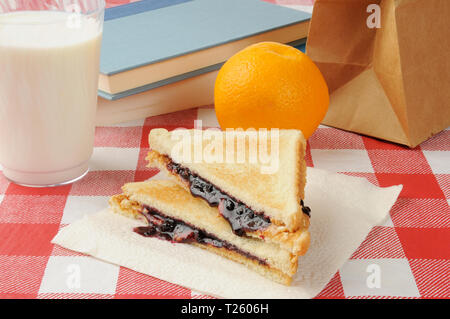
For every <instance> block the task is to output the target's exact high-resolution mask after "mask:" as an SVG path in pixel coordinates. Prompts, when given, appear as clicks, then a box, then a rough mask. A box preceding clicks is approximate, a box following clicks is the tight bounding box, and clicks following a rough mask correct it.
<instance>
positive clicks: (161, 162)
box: [146, 150, 310, 256]
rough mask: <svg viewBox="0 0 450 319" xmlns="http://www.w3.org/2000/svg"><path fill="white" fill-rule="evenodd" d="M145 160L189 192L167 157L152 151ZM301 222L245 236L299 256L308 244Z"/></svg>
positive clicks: (305, 222)
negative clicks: (288, 227)
mask: <svg viewBox="0 0 450 319" xmlns="http://www.w3.org/2000/svg"><path fill="white" fill-rule="evenodd" d="M146 159H147V160H148V161H149V166H153V167H157V168H158V169H160V170H163V171H165V172H166V173H167V175H169V176H170V177H171V178H172V179H173V180H174V181H175V182H177V183H178V184H179V185H180V186H182V187H183V188H184V189H186V191H188V192H190V190H189V183H188V182H187V181H186V180H184V179H182V178H181V177H180V176H179V175H178V174H176V173H173V172H172V171H170V170H168V169H167V164H168V163H169V162H170V160H169V159H168V157H167V156H163V155H161V154H159V153H158V152H156V151H153V150H152V151H150V152H149V153H148V155H147V158H146ZM302 222H303V224H302V225H301V227H299V228H298V229H297V231H295V232H291V231H289V229H287V228H286V227H284V226H282V225H276V224H272V225H270V226H269V227H268V228H265V229H263V230H260V231H255V232H248V233H247V235H248V236H251V237H254V238H262V239H264V241H266V242H273V243H276V244H279V245H280V246H281V247H283V249H286V250H289V251H290V252H291V253H292V254H294V255H297V256H301V255H304V254H305V253H306V251H307V250H308V247H309V243H310V235H309V231H308V227H309V218H303V220H302Z"/></svg>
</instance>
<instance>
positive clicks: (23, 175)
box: [0, 11, 101, 185]
mask: <svg viewBox="0 0 450 319" xmlns="http://www.w3.org/2000/svg"><path fill="white" fill-rule="evenodd" d="M68 18H69V20H68ZM6 23H8V24H6ZM24 23H27V24H24ZM100 43H101V25H100V23H99V22H97V21H95V20H94V19H87V18H85V17H81V18H78V20H77V19H73V18H72V17H69V14H68V13H63V12H50V11H35V12H31V11H28V12H19V13H9V14H3V15H1V14H0V163H1V165H2V166H3V173H4V174H5V176H6V177H8V178H9V179H11V180H13V181H15V182H18V183H21V184H28V185H49V184H58V183H63V182H67V181H70V180H72V179H75V178H78V177H80V176H81V175H83V174H84V173H85V172H86V171H87V169H88V160H89V158H90V156H91V154H92V149H93V141H94V119H95V113H96V102H97V83H98V73H99V55H100Z"/></svg>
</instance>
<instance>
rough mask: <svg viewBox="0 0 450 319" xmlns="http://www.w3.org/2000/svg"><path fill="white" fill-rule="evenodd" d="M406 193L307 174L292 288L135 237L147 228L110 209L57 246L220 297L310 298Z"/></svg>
mask: <svg viewBox="0 0 450 319" xmlns="http://www.w3.org/2000/svg"><path fill="white" fill-rule="evenodd" d="M401 189H402V186H401V185H398V186H392V187H388V188H379V187H376V186H374V185H372V184H371V183H369V182H368V181H367V180H366V179H363V178H357V177H350V176H346V175H342V174H334V173H329V172H326V171H323V170H319V169H314V168H308V182H307V186H306V196H305V199H306V200H305V202H306V204H307V205H308V206H310V207H311V209H312V212H311V228H310V231H311V246H310V248H309V250H308V252H307V254H306V255H305V256H303V257H300V259H299V271H298V273H297V274H296V276H295V278H294V281H293V283H292V286H290V287H286V286H283V285H280V284H277V283H274V282H272V281H270V280H268V279H265V278H263V277H261V276H259V275H258V274H256V273H254V272H252V271H250V270H248V269H247V268H246V267H244V266H242V265H240V264H237V263H234V262H232V261H229V260H227V259H225V258H222V257H220V256H217V255H215V254H212V253H209V252H207V251H205V250H203V249H201V248H197V247H193V246H191V245H188V244H174V243H170V242H167V241H163V240H159V239H155V238H146V237H142V236H140V235H138V234H136V233H135V232H133V227H135V226H137V225H140V224H141V222H139V221H136V220H132V219H129V218H126V217H123V216H120V215H117V214H113V213H111V212H110V211H108V210H107V209H105V210H104V211H101V212H99V213H96V214H93V215H89V216H85V217H84V218H83V219H81V220H79V221H77V222H74V223H73V224H71V225H68V226H66V227H64V228H63V229H61V230H60V232H59V233H58V234H57V235H56V237H55V238H54V239H53V241H52V243H55V244H58V245H60V246H62V247H65V248H68V249H71V250H75V251H78V252H81V253H85V254H88V255H92V256H94V257H96V258H99V259H102V260H105V261H108V262H111V263H114V264H118V265H122V266H125V267H128V268H131V269H133V270H136V271H138V272H142V273H145V274H149V275H151V276H154V277H157V278H160V279H163V280H166V281H169V282H172V283H175V284H178V285H182V286H185V287H189V288H191V289H194V290H197V291H201V292H204V293H206V294H209V295H213V296H217V297H224V298H312V297H314V296H316V295H317V294H318V293H319V292H320V291H321V290H322V289H323V288H324V286H325V285H326V284H327V283H328V282H329V281H330V279H331V278H332V276H333V275H334V274H335V273H336V271H337V270H338V269H339V268H340V267H341V266H342V265H343V264H344V263H345V261H346V260H347V259H348V258H349V257H350V256H351V254H352V253H353V252H354V251H355V250H356V249H357V248H358V246H359V245H360V244H361V242H362V241H363V240H364V238H365V237H366V236H367V234H368V233H369V231H370V229H371V228H372V227H373V226H375V225H377V224H380V223H382V222H383V220H384V219H385V218H386V216H387V215H388V213H389V210H390V209H391V207H392V205H394V203H395V201H396V199H397V197H398V195H399V193H400V191H401Z"/></svg>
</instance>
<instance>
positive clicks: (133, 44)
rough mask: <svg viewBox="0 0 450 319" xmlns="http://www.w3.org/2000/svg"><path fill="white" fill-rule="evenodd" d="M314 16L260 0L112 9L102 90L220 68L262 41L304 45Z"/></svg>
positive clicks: (156, 2)
mask: <svg viewBox="0 0 450 319" xmlns="http://www.w3.org/2000/svg"><path fill="white" fill-rule="evenodd" d="M309 19H310V14H309V13H306V12H302V11H297V10H293V9H289V8H285V7H281V6H278V5H273V4H270V3H266V2H263V1H261V0H143V1H140V2H135V3H131V4H128V5H124V6H120V7H115V8H110V9H107V10H106V13H105V25H104V32H103V42H102V53H101V62H100V73H101V74H100V81H99V95H100V96H101V97H103V98H106V99H109V100H116V99H119V98H123V97H127V96H130V95H133V94H137V93H142V92H145V91H148V90H151V89H154V88H158V87H161V86H164V85H167V84H171V83H174V82H177V81H182V80H185V79H188V78H191V77H194V76H198V75H201V74H205V73H207V72H212V71H215V70H218V69H219V68H220V66H221V65H222V64H223V63H224V62H225V61H226V60H227V59H228V58H229V57H230V56H231V55H233V54H234V53H236V52H237V51H239V50H241V49H242V48H244V47H246V46H248V45H250V44H252V43H256V42H261V41H277V42H282V43H289V44H292V45H300V44H301V43H302V42H304V41H305V40H304V39H305V37H306V35H307V32H308V27H309Z"/></svg>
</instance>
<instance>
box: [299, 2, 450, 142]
mask: <svg viewBox="0 0 450 319" xmlns="http://www.w3.org/2000/svg"><path fill="white" fill-rule="evenodd" d="M307 54H308V55H309V56H310V57H311V58H312V59H313V61H315V62H316V64H317V66H318V67H319V69H320V70H321V71H322V73H323V75H324V77H325V79H326V81H327V83H328V86H329V89H330V106H329V110H328V113H327V115H326V116H325V119H324V120H323V122H322V123H323V124H325V125H329V126H333V127H337V128H341V129H344V130H348V131H353V132H357V133H361V134H365V135H369V136H373V137H377V138H380V139H384V140H388V141H392V142H396V143H399V144H404V145H407V146H409V147H415V146H417V145H418V144H420V143H421V142H423V141H425V140H426V139H428V138H429V137H431V136H432V135H434V134H436V133H438V132H439V131H441V130H443V129H444V128H446V127H448V126H449V125H450V0H378V1H377V0H316V2H315V4H314V9H313V14H312V19H311V26H310V31H309V35H308V42H307Z"/></svg>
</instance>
